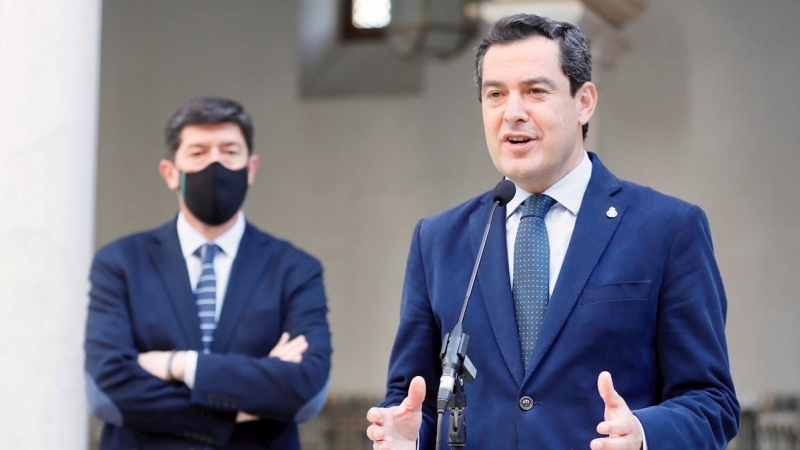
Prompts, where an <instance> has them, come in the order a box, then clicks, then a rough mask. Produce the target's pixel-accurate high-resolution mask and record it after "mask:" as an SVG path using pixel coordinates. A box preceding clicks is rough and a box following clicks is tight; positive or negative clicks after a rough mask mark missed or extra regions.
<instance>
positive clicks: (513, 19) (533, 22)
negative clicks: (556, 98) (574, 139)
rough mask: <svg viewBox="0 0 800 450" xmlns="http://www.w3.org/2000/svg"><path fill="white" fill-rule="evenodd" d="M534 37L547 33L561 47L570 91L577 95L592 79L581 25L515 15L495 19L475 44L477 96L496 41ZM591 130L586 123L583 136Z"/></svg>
mask: <svg viewBox="0 0 800 450" xmlns="http://www.w3.org/2000/svg"><path fill="white" fill-rule="evenodd" d="M534 36H544V37H546V38H548V39H550V40H553V41H556V42H558V46H559V48H560V49H561V70H562V71H563V72H564V75H566V76H567V78H568V79H569V91H570V94H571V95H572V96H573V97H574V96H575V93H576V92H577V91H578V89H579V88H580V87H581V86H583V84H584V83H586V82H587V81H591V80H592V53H591V48H590V45H589V39H587V38H586V35H584V34H583V31H581V29H580V28H578V27H576V26H575V25H573V24H571V23H567V22H558V21H556V20H551V19H548V18H546V17H540V16H536V15H533V14H514V15H511V16H507V17H503V18H502V19H500V20H498V21H497V22H495V24H494V25H492V27H491V28H490V29H489V33H487V34H486V37H485V38H484V39H483V41H481V43H480V45H478V47H476V53H475V82H476V83H477V84H478V99H479V100H480V98H481V94H480V92H481V83H482V82H483V76H482V70H483V57H484V56H486V51H487V50H489V47H491V46H492V45H494V44H505V43H511V42H515V41H521V40H524V39H527V38H530V37H534ZM588 131H589V124H588V123H587V124H585V125H584V126H583V138H584V139H586V134H587V133H588Z"/></svg>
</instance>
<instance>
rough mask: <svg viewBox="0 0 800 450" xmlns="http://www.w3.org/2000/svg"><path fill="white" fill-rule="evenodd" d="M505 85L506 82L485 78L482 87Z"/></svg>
mask: <svg viewBox="0 0 800 450" xmlns="http://www.w3.org/2000/svg"><path fill="white" fill-rule="evenodd" d="M503 86H505V84H504V83H502V82H500V81H495V80H484V81H483V84H481V89H486V88H490V87H503Z"/></svg>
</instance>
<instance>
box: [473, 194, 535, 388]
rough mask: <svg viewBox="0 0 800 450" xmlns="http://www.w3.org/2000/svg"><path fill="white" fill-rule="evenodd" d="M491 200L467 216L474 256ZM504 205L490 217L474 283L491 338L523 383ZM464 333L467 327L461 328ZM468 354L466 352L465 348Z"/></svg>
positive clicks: (517, 379)
mask: <svg viewBox="0 0 800 450" xmlns="http://www.w3.org/2000/svg"><path fill="white" fill-rule="evenodd" d="M491 207H492V203H490V197H489V196H486V197H484V203H483V206H482V207H481V208H478V209H477V210H476V211H475V212H474V213H473V214H472V215H471V216H470V219H469V233H470V237H471V242H472V248H473V255H474V256H475V257H477V255H478V249H479V248H480V243H481V238H482V237H483V230H484V228H485V227H486V221H487V220H488V219H489V212H490V211H491ZM505 218H506V208H505V207H502V208H498V209H497V211H495V213H494V217H493V218H492V228H491V229H490V230H489V237H488V240H487V242H486V247H485V248H484V253H483V261H481V266H480V269H479V270H478V275H477V286H478V288H479V290H480V293H481V300H482V303H483V306H484V307H485V308H486V314H487V316H488V317H489V324H490V325H491V328H492V332H493V333H494V338H495V340H496V341H497V346H498V347H499V348H500V354H501V355H502V356H503V360H504V361H505V363H506V366H507V367H508V370H509V372H511V376H512V377H513V378H514V381H516V382H517V384H518V385H519V384H521V383H522V375H523V370H522V354H521V353H520V347H519V339H518V333H517V318H516V313H515V312H514V302H513V300H512V297H511V283H510V281H509V280H510V276H509V273H508V251H507V249H506V220H505ZM464 331H465V332H466V333H467V334H469V333H470V330H466V329H465V330H464ZM467 353H469V351H467Z"/></svg>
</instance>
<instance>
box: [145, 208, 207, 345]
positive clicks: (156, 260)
mask: <svg viewBox="0 0 800 450" xmlns="http://www.w3.org/2000/svg"><path fill="white" fill-rule="evenodd" d="M150 242H151V245H150V248H149V255H150V260H151V261H152V263H153V266H155V268H156V272H157V273H158V277H159V279H160V281H161V283H162V284H163V286H164V291H165V292H167V296H168V297H169V301H170V303H171V304H172V309H173V311H174V312H175V316H176V318H177V320H178V323H179V324H180V328H181V331H182V332H183V336H184V338H185V340H186V343H187V344H188V346H189V348H190V349H194V350H198V349H202V348H203V343H202V340H201V337H200V320H199V319H198V317H197V306H196V305H195V298H194V294H193V292H192V287H191V286H190V281H189V273H188V271H187V270H186V260H184V258H183V253H182V252H181V246H180V242H179V241H178V231H177V228H176V226H175V221H174V220H173V221H171V222H169V223H167V224H165V225H164V226H162V227H161V228H159V229H157V230H156V231H155V232H154V234H153V240H152V241H150Z"/></svg>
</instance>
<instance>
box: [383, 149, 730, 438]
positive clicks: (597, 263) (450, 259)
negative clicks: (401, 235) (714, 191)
mask: <svg viewBox="0 0 800 450" xmlns="http://www.w3.org/2000/svg"><path fill="white" fill-rule="evenodd" d="M590 157H591V159H592V164H593V169H592V176H591V181H590V182H589V185H588V187H587V190H586V193H585V195H584V199H583V203H582V205H581V209H580V212H579V214H578V218H577V222H576V224H575V230H574V232H573V235H572V238H571V241H570V244H569V248H568V250H567V254H566V257H565V260H564V264H563V267H562V269H561V272H560V274H559V278H558V282H557V283H556V286H555V289H554V291H553V294H552V297H551V299H550V305H549V308H548V310H547V314H546V317H545V319H544V324H543V329H542V331H541V332H540V335H539V339H538V343H537V346H536V348H535V350H534V352H533V355H532V359H531V362H530V365H529V367H528V370H527V371H524V370H523V365H522V358H521V353H520V345H519V341H518V334H517V326H516V321H515V313H514V303H513V300H512V296H511V287H510V282H509V272H508V260H507V250H506V240H505V208H501V209H500V210H498V211H497V213H496V214H495V216H494V219H493V221H492V228H491V231H490V235H489V240H488V242H487V244H486V250H485V253H484V257H483V262H482V263H481V267H480V270H479V274H478V278H477V281H476V284H475V289H474V291H473V294H472V299H471V300H470V304H469V308H468V310H467V313H466V317H465V320H464V332H465V333H467V334H468V335H469V336H470V341H469V346H468V352H467V353H468V356H469V357H470V359H471V360H472V362H473V364H474V365H475V367H476V368H477V369H478V375H477V380H476V381H475V382H474V383H471V384H467V385H466V392H467V400H468V406H469V407H468V409H467V410H466V422H467V428H466V429H467V434H468V439H467V447H466V448H467V449H475V450H487V449H503V450H516V449H548V450H549V449H556V450H560V449H587V448H589V442H590V441H591V440H592V439H593V438H596V437H600V435H598V434H597V433H596V432H595V428H596V426H597V424H598V423H599V422H601V421H602V420H603V410H604V404H603V401H602V399H601V398H600V396H599V394H598V392H597V376H598V374H599V373H600V372H601V371H603V370H608V371H610V372H611V375H612V376H613V378H614V385H615V387H616V389H617V391H618V392H619V393H620V394H621V395H622V396H623V398H625V400H626V401H627V403H628V405H629V406H630V408H631V409H632V410H634V413H635V414H636V415H637V417H638V418H639V420H640V421H641V423H642V425H643V427H644V430H645V433H646V435H647V442H648V446H649V448H650V450H662V449H671V450H673V449H692V450H700V449H722V448H724V447H725V446H726V443H727V442H728V441H729V440H730V439H732V438H733V437H734V436H735V435H736V433H737V429H738V419H739V404H738V402H737V400H736V397H735V393H734V389H733V383H732V381H731V376H730V372H729V363H728V353H727V348H726V341H725V330H724V328H725V314H726V300H725V293H724V291H723V287H722V281H721V279H720V275H719V272H718V269H717V265H716V262H715V260H714V252H713V249H712V245H711V236H710V232H709V227H708V223H707V220H706V217H705V215H704V214H703V212H702V211H701V210H700V209H699V208H698V207H696V206H693V205H690V204H688V203H685V202H683V201H681V200H678V199H675V198H672V197H668V196H665V195H663V194H660V193H658V192H656V191H653V190H652V189H649V188H645V187H642V186H638V185H635V184H632V183H629V182H625V181H621V180H618V179H617V178H616V177H614V176H613V175H612V174H611V173H610V172H609V171H608V170H607V169H606V168H605V167H604V166H603V165H602V164H601V163H600V160H599V159H598V158H597V156H596V155H594V154H590ZM491 205H492V200H491V193H487V194H484V195H482V196H480V197H477V198H474V199H472V200H470V201H468V202H466V203H464V204H462V205H460V206H458V207H456V208H454V209H452V210H450V211H447V212H445V213H442V214H440V215H438V216H436V217H432V218H428V219H424V220H422V221H420V222H419V224H418V225H417V227H416V230H415V231H414V237H413V241H412V244H411V250H410V254H409V257H408V267H407V271H406V278H405V285H404V289H403V300H402V306H401V315H400V325H399V330H398V333H397V338H396V341H395V344H394V348H393V351H392V357H391V362H390V366H389V377H388V386H387V398H386V400H385V402H384V406H386V405H395V404H398V403H400V402H401V401H402V400H403V398H404V397H405V396H406V392H407V389H408V385H409V383H410V381H411V378H413V377H414V376H415V375H422V376H423V377H424V378H425V381H426V383H427V388H428V393H427V398H426V401H425V404H424V409H423V410H424V424H423V429H422V431H421V446H420V448H421V449H423V450H428V449H433V446H434V436H435V424H436V421H435V399H436V390H437V388H438V384H439V377H440V375H441V363H440V360H439V355H438V353H439V351H440V349H441V341H442V338H443V336H444V334H445V333H447V332H449V331H450V330H451V329H452V327H453V325H454V324H455V323H456V321H457V320H458V315H459V313H460V310H461V305H462V302H463V299H464V294H465V291H466V286H467V282H468V280H469V276H470V274H471V271H472V270H471V269H472V265H473V263H474V261H475V257H476V255H477V251H478V246H479V243H480V240H481V236H482V234H483V229H484V226H485V224H486V221H487V219H488V215H489V211H490V208H491ZM610 207H614V208H615V209H616V211H617V216H616V217H613V218H612V217H608V216H607V214H606V212H607V211H608V210H609V208H610ZM524 396H528V397H530V398H532V400H533V407H532V408H530V409H529V410H525V409H523V408H522V407H521V406H520V399H521V398H522V397H524ZM445 424H446V422H445ZM443 428H444V427H443ZM442 434H443V436H445V438H444V439H443V441H444V443H443V446H442V448H447V444H446V436H447V434H446V430H445V431H443V433H442Z"/></svg>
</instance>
